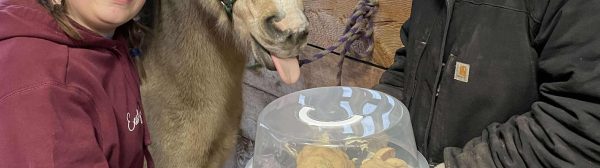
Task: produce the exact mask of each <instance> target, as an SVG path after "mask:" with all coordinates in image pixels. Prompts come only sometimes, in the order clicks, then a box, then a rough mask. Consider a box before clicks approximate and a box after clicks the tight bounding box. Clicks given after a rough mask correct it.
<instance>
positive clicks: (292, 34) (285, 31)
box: [266, 15, 308, 45]
mask: <svg viewBox="0 0 600 168" xmlns="http://www.w3.org/2000/svg"><path fill="white" fill-rule="evenodd" d="M266 25H267V26H268V27H269V28H268V30H270V31H271V32H270V33H272V35H274V37H279V38H280V39H281V40H285V41H286V43H293V44H294V45H301V44H303V43H305V42H306V40H307V37H308V31H307V27H308V21H307V19H306V17H305V16H304V15H301V16H296V15H287V16H284V17H281V16H271V17H268V19H267V20H266Z"/></svg>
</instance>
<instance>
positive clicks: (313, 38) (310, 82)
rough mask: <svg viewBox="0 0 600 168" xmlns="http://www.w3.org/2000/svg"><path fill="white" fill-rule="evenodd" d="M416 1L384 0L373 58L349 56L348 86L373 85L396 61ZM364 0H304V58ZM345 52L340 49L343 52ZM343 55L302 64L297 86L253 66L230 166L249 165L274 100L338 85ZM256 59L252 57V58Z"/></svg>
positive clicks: (334, 34) (329, 41)
mask: <svg viewBox="0 0 600 168" xmlns="http://www.w3.org/2000/svg"><path fill="white" fill-rule="evenodd" d="M411 2H412V0H379V11H378V13H377V15H376V19H375V34H374V35H375V48H374V54H373V57H372V58H364V59H358V58H355V57H353V56H347V57H346V59H345V61H344V66H343V73H342V79H341V80H342V85H344V86H358V87H365V88H370V87H373V86H374V85H376V84H377V83H378V81H379V77H380V76H381V74H382V73H383V71H385V69H386V68H387V67H389V66H390V65H391V64H392V63H393V59H394V53H395V51H396V49H398V48H399V47H401V46H402V44H401V41H400V36H399V34H400V33H399V31H400V27H401V26H402V24H403V23H404V21H406V19H407V18H408V16H409V15H410V7H411ZM357 3H358V0H304V5H305V13H306V15H307V17H308V20H309V22H310V26H309V31H310V34H309V38H308V39H309V40H308V41H309V46H308V47H307V48H306V49H305V50H304V52H303V54H302V55H301V56H300V57H304V58H307V57H308V56H312V55H313V54H314V53H317V52H319V51H321V50H320V48H327V47H329V46H331V45H333V44H335V42H336V41H337V40H338V37H339V36H340V35H342V33H343V31H344V28H345V23H346V21H347V18H348V17H349V16H350V15H351V13H352V11H353V10H354V8H355V7H356V4H357ZM338 53H339V51H338ZM340 58H341V56H340V55H339V54H336V53H333V54H329V55H327V56H325V57H324V58H323V59H321V60H319V61H316V62H313V63H311V64H307V65H305V66H303V67H302V68H301V72H302V75H301V77H300V80H299V81H298V82H297V83H296V84H293V85H286V84H283V83H281V82H280V81H279V77H278V76H277V74H276V72H270V71H268V70H266V69H264V68H258V69H249V70H248V71H247V72H246V73H245V76H244V84H243V89H244V93H243V94H244V108H245V109H244V116H243V118H242V131H241V136H240V138H239V143H238V146H237V149H236V153H235V157H233V158H234V159H233V160H232V162H233V163H231V162H230V163H229V164H228V166H227V167H243V165H245V163H246V161H247V160H248V159H249V158H250V157H251V156H252V153H253V150H254V147H253V146H254V145H253V144H254V143H253V140H254V138H255V134H256V121H257V118H258V113H259V112H260V111H261V110H262V109H263V108H264V107H265V106H266V105H267V104H269V103H270V102H271V101H273V100H275V99H277V98H278V97H281V96H284V95H286V94H288V93H292V92H295V91H299V90H303V89H308V88H314V87H322V86H335V85H336V83H337V80H336V74H337V72H338V67H337V62H338V60H339V59H340ZM252 62H253V60H252V58H251V56H250V61H249V63H250V64H252Z"/></svg>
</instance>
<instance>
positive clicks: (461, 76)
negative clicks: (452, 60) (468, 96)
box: [454, 62, 471, 82]
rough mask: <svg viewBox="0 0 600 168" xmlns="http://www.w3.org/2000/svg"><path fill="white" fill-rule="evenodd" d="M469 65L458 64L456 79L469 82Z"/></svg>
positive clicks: (455, 72) (455, 73) (455, 71)
mask: <svg viewBox="0 0 600 168" xmlns="http://www.w3.org/2000/svg"><path fill="white" fill-rule="evenodd" d="M470 67H471V66H470V65H469V64H465V63H462V62H456V69H455V70H454V79H456V80H458V81H461V82H469V69H470Z"/></svg>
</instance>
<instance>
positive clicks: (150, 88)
mask: <svg viewBox="0 0 600 168" xmlns="http://www.w3.org/2000/svg"><path fill="white" fill-rule="evenodd" d="M154 3H156V6H157V7H158V12H157V17H155V20H154V22H155V25H154V29H155V30H154V33H153V34H154V35H153V36H154V37H153V40H152V41H151V42H150V44H149V47H148V50H147V51H146V53H147V54H146V55H145V56H144V58H143V60H142V64H143V65H144V68H145V73H146V78H145V79H144V82H143V85H142V97H143V98H142V99H143V104H144V109H145V112H146V116H147V120H148V122H147V123H148V127H149V129H150V134H151V136H152V145H151V146H150V150H151V153H152V155H153V157H154V160H155V162H156V167H161V168H162V167H169V168H173V167H186V168H187V167H210V168H217V167H220V166H221V165H222V163H223V162H224V161H225V160H226V159H227V158H226V157H227V156H229V153H230V152H231V150H232V149H233V148H234V145H235V140H236V136H237V133H238V130H239V124H240V117H241V114H242V111H243V110H242V106H243V103H242V90H241V89H242V85H241V84H242V76H243V72H244V67H245V58H246V57H245V54H247V53H248V52H247V51H250V47H253V49H254V50H252V51H254V52H255V53H254V54H255V55H256V57H257V59H259V60H260V59H262V60H264V61H263V63H265V64H267V65H269V64H272V62H269V61H270V56H269V55H268V54H269V53H271V54H272V55H277V57H279V59H285V58H293V57H295V56H296V55H297V54H298V53H299V50H300V48H301V47H302V46H304V45H305V44H306V31H305V28H306V26H307V23H306V17H305V16H304V15H303V14H302V10H303V9H302V1H301V0H289V1H286V2H282V1H279V0H262V1H254V0H238V2H237V3H236V4H235V7H234V16H233V19H234V21H233V22H231V21H230V20H229V19H228V17H227V14H226V12H225V11H224V10H223V7H222V5H221V2H220V1H218V0H162V1H154ZM294 8H297V9H295V10H296V11H293V12H289V11H290V9H292V10H293V9H294ZM286 11H288V12H286ZM299 13H300V14H299Z"/></svg>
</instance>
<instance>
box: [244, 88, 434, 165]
mask: <svg viewBox="0 0 600 168" xmlns="http://www.w3.org/2000/svg"><path fill="white" fill-rule="evenodd" d="M255 145H256V146H255V153H254V158H253V162H251V165H252V166H249V167H256V168H296V167H297V168H317V167H319V168H321V167H326V168H357V167H363V168H376V167H377V168H387V167H389V168H403V167H412V168H420V167H428V165H427V162H426V160H425V159H424V158H423V156H422V155H421V154H420V153H419V152H418V151H417V149H416V146H415V140H414V135H413V132H412V125H411V122H410V117H409V113H408V110H407V109H406V107H405V106H404V104H402V103H401V102H400V101H398V100H397V99H395V98H393V97H392V96H390V95H387V94H385V93H382V92H379V91H375V90H370V89H364V88H356V87H324V88H315V89H308V90H303V91H299V92H295V93H292V94H289V95H286V96H284V97H281V98H279V99H277V100H275V101H273V102H271V103H270V104H269V105H267V107H265V109H264V110H263V111H262V112H261V114H260V116H259V119H258V130H257V136H256V144H255Z"/></svg>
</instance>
